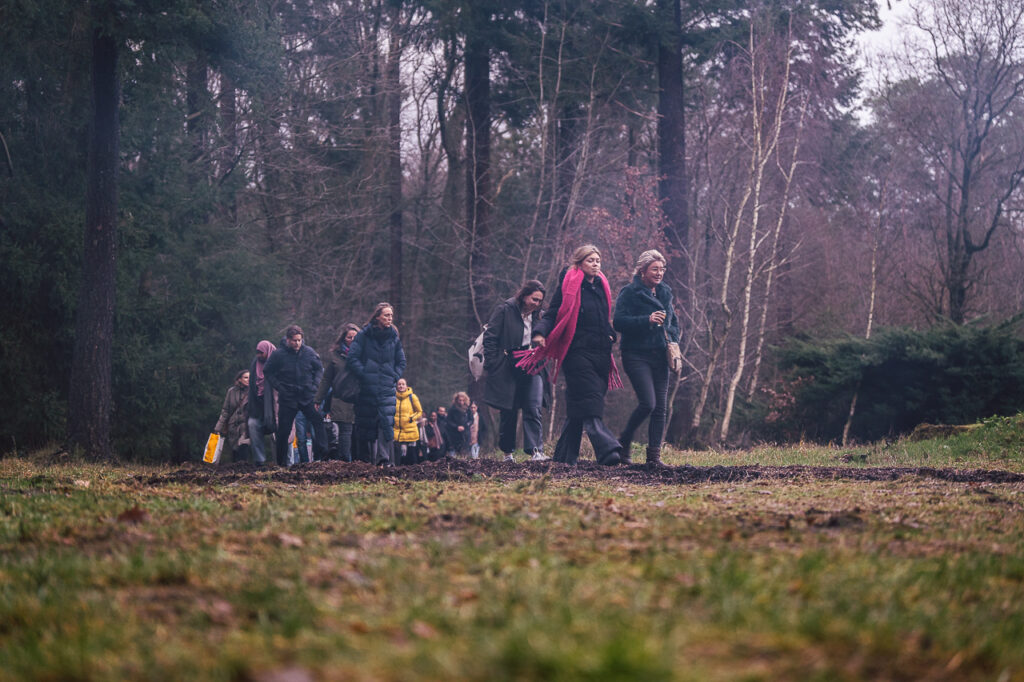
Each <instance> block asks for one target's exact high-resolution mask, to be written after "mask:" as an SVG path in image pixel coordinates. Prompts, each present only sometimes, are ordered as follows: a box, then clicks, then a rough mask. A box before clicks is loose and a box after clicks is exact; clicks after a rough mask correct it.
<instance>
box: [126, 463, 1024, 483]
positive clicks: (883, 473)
mask: <svg viewBox="0 0 1024 682" xmlns="http://www.w3.org/2000/svg"><path fill="white" fill-rule="evenodd" d="M544 476H548V477H550V478H551V479H553V480H575V481H580V482H594V483H597V482H607V483H616V484H622V483H630V484H634V485H693V484H698V483H728V482H741V481H763V480H769V481H771V480H778V481H800V480H808V481H822V480H847V481H894V480H897V479H901V478H906V477H917V478H925V479H933V480H940V481H951V482H957V483H1021V482H1024V474H1019V473H1013V472H1010V471H1001V470H991V469H935V468H929V467H855V466H838V467H812V466H786V467H772V466H758V465H750V466H710V467H695V466H665V467H660V468H658V469H655V470H649V469H647V467H646V466H644V465H643V464H632V465H628V466H616V467H603V466H599V465H598V464H597V463H596V462H593V461H581V462H579V463H578V464H576V465H574V466H570V465H566V464H555V463H553V462H525V463H513V462H502V461H496V460H484V459H481V460H475V461H474V460H463V459H450V458H446V459H443V460H441V461H439V462H428V463H424V464H416V465H412V466H400V467H392V468H387V469H384V468H380V467H375V466H372V465H370V464H365V463H362V462H352V463H349V462H313V463H311V464H299V465H296V466H293V467H290V468H287V469H282V468H276V467H271V468H266V469H261V468H257V467H255V466H253V465H252V464H246V463H241V464H229V465H225V466H210V465H208V464H203V463H195V464H189V465H185V466H183V467H182V468H180V469H176V470H174V471H171V472H168V473H166V474H160V475H157V476H148V477H142V476H140V477H139V482H140V483H144V484H146V485H167V484H174V483H186V484H198V485H204V484H210V485H223V484H230V483H245V482H266V481H276V482H280V483H291V484H314V485H332V484H337V483H346V482H351V481H382V480H405V481H474V480H490V481H517V480H529V479H536V478H541V477H544Z"/></svg>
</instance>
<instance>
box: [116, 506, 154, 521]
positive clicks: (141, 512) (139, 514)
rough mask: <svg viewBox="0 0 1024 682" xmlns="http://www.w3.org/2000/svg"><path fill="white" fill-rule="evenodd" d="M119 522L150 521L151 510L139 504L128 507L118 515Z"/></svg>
mask: <svg viewBox="0 0 1024 682" xmlns="http://www.w3.org/2000/svg"><path fill="white" fill-rule="evenodd" d="M117 521H118V523H144V522H145V521H149V512H147V511H146V510H145V509H140V508H139V505H135V506H134V507H132V508H131V509H127V510H125V511H123V512H121V513H120V514H118V515H117Z"/></svg>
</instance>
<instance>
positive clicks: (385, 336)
mask: <svg viewBox="0 0 1024 682" xmlns="http://www.w3.org/2000/svg"><path fill="white" fill-rule="evenodd" d="M348 368H349V369H350V370H351V371H353V372H355V374H356V376H357V377H359V386H360V391H359V397H358V398H357V399H356V403H355V417H356V425H357V426H358V427H359V428H360V429H362V430H364V431H366V432H370V433H372V432H373V431H375V430H376V429H383V430H384V431H386V432H387V433H391V432H392V430H393V429H394V426H395V384H396V383H398V380H399V379H401V378H402V375H403V374H404V373H405V350H404V349H403V348H402V340H401V338H399V336H398V331H397V330H396V329H395V328H394V327H393V326H392V327H387V328H382V327H378V326H377V325H373V324H368V325H366V326H365V327H363V329H362V330H361V331H360V332H359V333H358V334H356V338H355V339H354V340H353V341H352V346H351V347H350V348H349V351H348Z"/></svg>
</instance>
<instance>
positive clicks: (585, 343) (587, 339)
mask: <svg viewBox="0 0 1024 682" xmlns="http://www.w3.org/2000/svg"><path fill="white" fill-rule="evenodd" d="M611 312H612V310H611V289H610V288H609V287H608V280H607V279H605V277H604V275H603V274H601V252H600V251H599V250H598V249H597V247H596V246H594V245H592V244H586V245H584V246H581V247H579V248H578V249H576V250H575V251H574V252H573V254H572V259H571V261H570V265H569V267H567V268H566V269H565V270H563V271H562V273H561V275H560V276H559V284H558V289H556V290H555V295H554V298H552V300H551V306H550V307H549V308H548V309H547V312H545V313H544V316H543V317H542V318H541V320H540V322H539V323H538V324H537V326H536V327H534V330H533V334H534V335H533V343H534V344H535V345H536V346H537V347H536V348H534V349H533V350H532V351H529V352H528V353H526V354H525V356H524V357H523V359H522V360H520V361H519V363H518V365H517V366H518V367H520V368H522V369H524V370H526V371H527V372H530V373H531V374H535V373H537V372H540V371H541V370H542V369H543V368H544V366H545V365H547V364H548V363H549V362H550V363H553V364H554V370H553V371H552V372H551V382H552V383H554V382H555V381H557V379H558V372H559V371H560V370H562V369H563V368H564V370H565V404H566V419H565V425H564V426H563V427H562V433H561V435H560V436H559V437H558V443H557V444H556V445H555V456H554V460H555V461H556V462H564V463H566V464H575V463H576V460H578V459H579V456H580V443H581V442H582V440H583V432H584V431H586V432H587V437H588V438H590V444H591V445H592V446H593V447H594V454H595V455H596V457H597V461H598V462H599V463H600V464H605V465H609V466H611V465H615V464H618V463H619V462H620V461H621V460H620V453H621V450H622V446H621V445H620V444H619V441H618V440H616V438H615V436H613V435H612V433H611V432H610V431H609V430H608V427H606V426H605V425H604V396H605V394H606V393H607V392H608V389H609V388H621V387H622V381H621V380H620V379H619V372H618V370H617V368H616V367H615V361H614V360H613V359H612V344H614V343H615V330H614V329H612V323H611Z"/></svg>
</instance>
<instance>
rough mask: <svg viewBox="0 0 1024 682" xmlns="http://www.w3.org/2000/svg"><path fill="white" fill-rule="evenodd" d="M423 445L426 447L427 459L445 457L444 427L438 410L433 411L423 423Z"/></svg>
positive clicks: (433, 459)
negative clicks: (438, 415) (439, 419)
mask: <svg viewBox="0 0 1024 682" xmlns="http://www.w3.org/2000/svg"><path fill="white" fill-rule="evenodd" d="M423 447H424V448H426V454H427V459H428V460H430V461H431V462H436V461H437V460H439V459H441V458H442V457H444V453H445V444H444V429H443V428H442V426H441V423H440V422H439V421H438V417H437V412H431V413H430V417H429V418H428V419H426V420H425V421H424V423H423Z"/></svg>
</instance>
